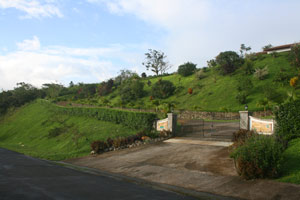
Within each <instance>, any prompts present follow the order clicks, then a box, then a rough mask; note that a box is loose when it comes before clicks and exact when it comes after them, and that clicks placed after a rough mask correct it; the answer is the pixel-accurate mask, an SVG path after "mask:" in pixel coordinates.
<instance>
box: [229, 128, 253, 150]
mask: <svg viewBox="0 0 300 200" xmlns="http://www.w3.org/2000/svg"><path fill="white" fill-rule="evenodd" d="M253 135H256V134H255V132H254V131H249V130H243V129H240V130H238V131H236V132H234V133H233V142H234V146H241V145H243V144H245V142H246V140H247V139H249V138H250V137H252V136H253Z"/></svg>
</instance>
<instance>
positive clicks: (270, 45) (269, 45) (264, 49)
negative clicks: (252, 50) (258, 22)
mask: <svg viewBox="0 0 300 200" xmlns="http://www.w3.org/2000/svg"><path fill="white" fill-rule="evenodd" d="M272 47H273V45H272V44H268V45H266V46H263V47H262V49H263V51H266V50H268V49H270V48H272Z"/></svg>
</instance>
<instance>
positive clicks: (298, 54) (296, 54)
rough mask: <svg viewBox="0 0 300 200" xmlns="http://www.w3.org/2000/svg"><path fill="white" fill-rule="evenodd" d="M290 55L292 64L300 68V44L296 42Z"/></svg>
mask: <svg viewBox="0 0 300 200" xmlns="http://www.w3.org/2000/svg"><path fill="white" fill-rule="evenodd" d="M289 57H290V61H291V64H292V66H294V67H296V68H297V69H299V68H300V45H299V44H295V45H293V46H292V49H291V51H290V55H289Z"/></svg>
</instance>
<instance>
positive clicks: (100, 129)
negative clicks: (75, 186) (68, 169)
mask: <svg viewBox="0 0 300 200" xmlns="http://www.w3.org/2000/svg"><path fill="white" fill-rule="evenodd" d="M136 133H137V131H136V130H132V129H129V128H128V127H124V126H122V125H119V124H114V123H110V122H103V121H99V120H97V119H94V118H85V117H76V116H68V115H55V114H54V112H53V111H52V108H51V107H50V106H49V105H47V104H43V103H42V101H39V100H37V101H35V102H33V103H30V104H27V105H25V106H23V107H21V108H18V109H17V110H15V111H13V112H10V113H8V114H7V115H6V116H5V118H4V119H2V120H0V147H4V148H7V149H10V150H14V151H18V152H21V153H24V154H27V155H31V156H35V157H40V158H44V159H50V160H62V159H66V158H72V157H79V156H84V155H87V154H89V152H90V144H91V142H93V141H95V140H106V139H107V138H108V137H111V138H115V137H119V136H129V135H133V134H136Z"/></svg>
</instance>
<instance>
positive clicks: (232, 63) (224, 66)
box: [216, 51, 243, 75]
mask: <svg viewBox="0 0 300 200" xmlns="http://www.w3.org/2000/svg"><path fill="white" fill-rule="evenodd" d="M216 62H217V64H218V65H219V66H220V68H221V70H222V73H223V74H224V75H226V74H231V73H233V72H234V71H235V70H236V69H237V68H238V67H240V66H241V65H242V64H243V59H242V58H240V56H239V55H238V54H237V53H236V52H234V51H225V52H221V53H220V54H219V55H218V56H217V57H216Z"/></svg>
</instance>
